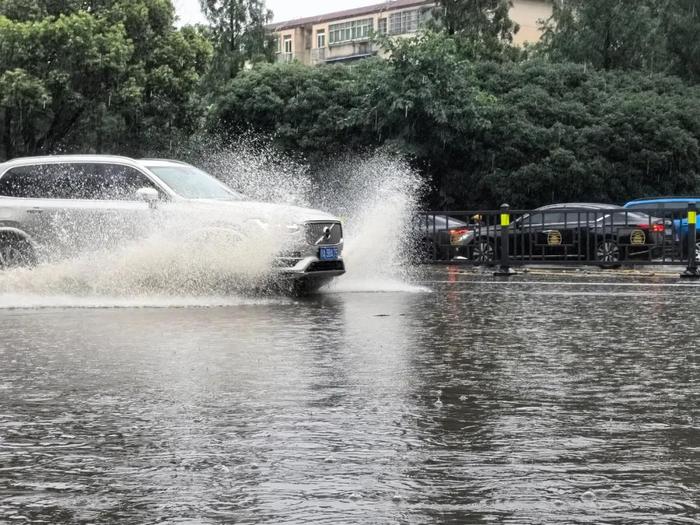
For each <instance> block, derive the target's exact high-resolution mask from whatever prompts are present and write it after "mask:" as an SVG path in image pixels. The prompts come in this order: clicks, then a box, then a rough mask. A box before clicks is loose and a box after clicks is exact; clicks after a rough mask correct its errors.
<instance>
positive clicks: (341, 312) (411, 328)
mask: <svg viewBox="0 0 700 525" xmlns="http://www.w3.org/2000/svg"><path fill="white" fill-rule="evenodd" d="M606 275H609V274H606ZM419 284H421V285H424V286H426V287H427V288H428V289H430V291H429V292H428V291H421V290H420V289H417V288H407V289H406V290H405V291H399V290H397V291H393V292H388V293H342V292H339V291H338V292H335V293H328V294H324V295H319V296H316V297H312V298H308V299H304V300H291V299H284V298H280V299H277V298H268V299H240V300H235V299H228V300H225V301H223V300H222V301H218V300H211V301H197V302H192V303H189V304H190V305H191V306H193V307H183V306H187V305H188V303H187V301H185V300H181V301H173V302H171V303H170V304H171V305H173V306H177V307H167V306H168V304H169V303H168V301H167V300H163V301H159V300H158V301H155V300H154V301H150V302H146V303H143V304H142V305H141V306H148V307H141V308H133V307H129V306H134V305H135V304H138V302H135V303H134V304H127V303H124V304H114V306H123V308H87V307H83V308H70V307H68V306H71V303H70V300H69V299H66V298H63V299H60V300H58V301H57V302H56V303H55V304H54V305H53V307H50V308H24V309H9V308H3V309H0V319H1V322H0V362H1V363H2V366H1V367H0V522H3V523H5V522H8V523H23V522H32V523H205V524H206V523H234V522H235V523H276V524H279V523H328V524H339V523H360V522H367V523H426V524H428V523H435V524H437V523H467V524H472V523H493V522H497V523H513V524H528V523H533V524H535V523H629V524H632V523H634V524H640V523H649V524H652V523H653V524H663V523H669V524H670V523H700V509H699V507H698V506H699V505H700V496H699V491H700V432H699V431H700V410H699V408H698V407H699V406H700V399H699V398H700V392H699V383H698V381H699V379H700V359H699V357H700V356H699V351H698V333H700V320H699V317H698V312H700V284H698V285H696V284H691V283H683V284H678V281H677V279H666V278H662V277H646V278H638V277H637V278H633V277H618V278H610V277H604V276H600V275H598V276H563V277H556V276H551V275H550V276H542V275H523V276H519V277H517V278H515V279H514V280H512V281H509V282H507V283H506V282H504V281H498V280H495V279H494V278H492V277H490V276H489V275H488V274H474V273H464V274H461V273H458V272H455V271H447V270H435V271H434V272H433V273H431V274H430V275H428V277H427V278H426V282H423V283H419ZM12 300H17V298H14V299H12ZM12 300H10V299H7V298H6V299H5V301H4V302H2V303H1V304H3V305H4V306H7V305H9V304H11V303H12ZM25 303H26V304H24V303H22V302H21V301H19V302H17V303H16V304H24V305H25V306H40V305H41V301H40V300H37V299H25ZM44 306H46V305H44ZM73 306H100V304H99V301H98V302H96V303H95V304H90V302H89V301H85V300H80V301H76V303H75V304H74V305H73ZM153 306H160V307H157V308H156V307H153Z"/></svg>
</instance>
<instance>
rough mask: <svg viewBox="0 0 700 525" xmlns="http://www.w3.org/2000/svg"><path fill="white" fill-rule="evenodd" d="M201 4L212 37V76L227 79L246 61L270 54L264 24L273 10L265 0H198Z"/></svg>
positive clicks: (260, 58)
mask: <svg viewBox="0 0 700 525" xmlns="http://www.w3.org/2000/svg"><path fill="white" fill-rule="evenodd" d="M200 5H201V7H202V11H203V13H204V15H205V16H206V18H207V20H208V21H209V24H210V30H211V32H212V37H213V40H214V47H215V53H216V59H215V60H214V67H213V68H212V72H211V73H212V76H213V78H214V79H218V80H224V81H225V80H229V79H231V78H233V77H235V76H236V75H237V74H238V72H239V71H241V70H242V69H243V67H244V65H245V64H246V62H253V63H255V62H260V61H265V60H268V59H269V58H271V57H272V54H273V53H274V49H273V48H272V38H271V36H270V34H269V32H268V31H267V29H266V27H265V26H266V24H268V23H269V22H270V21H272V11H270V10H268V9H266V8H265V1H264V0H200Z"/></svg>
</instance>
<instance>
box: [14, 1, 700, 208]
mask: <svg viewBox="0 0 700 525" xmlns="http://www.w3.org/2000/svg"><path fill="white" fill-rule="evenodd" d="M200 3H201V5H202V8H203V11H204V13H205V15H206V16H207V19H208V21H209V26H208V27H201V28H192V27H185V28H181V29H177V28H175V26H174V10H173V6H172V3H171V0H0V160H2V159H3V158H8V157H14V156H20V155H26V154H36V153H51V152H60V151H76V152H93V151H94V152H105V153H121V154H129V155H141V154H144V153H154V152H156V153H159V154H162V155H168V154H169V152H173V151H187V144H188V142H189V141H190V140H191V139H192V138H193V137H194V138H195V139H197V140H196V141H193V143H195V142H196V143H198V144H201V142H202V140H201V139H202V137H206V135H207V134H214V135H216V136H217V137H218V138H221V137H222V136H223V137H225V136H235V135H237V134H240V133H251V132H252V133H260V134H263V135H265V136H269V137H271V138H272V139H271V140H272V141H273V143H274V145H276V146H277V147H279V148H280V149H282V150H283V151H285V152H286V153H289V154H291V155H295V156H300V157H303V158H305V159H307V160H308V161H309V162H310V163H311V164H312V166H314V165H315V166H320V165H321V164H322V162H321V161H327V160H328V159H329V158H331V157H333V156H334V155H338V154H343V153H346V152H353V151H364V150H371V149H373V148H376V147H384V148H390V149H392V150H394V151H396V152H397V153H398V154H400V155H402V156H406V157H408V158H410V159H412V162H413V163H414V165H415V166H416V167H417V168H418V169H419V170H420V171H421V172H422V173H424V174H425V175H426V177H428V178H429V179H430V180H431V181H432V184H433V188H434V190H435V191H434V192H433V197H432V199H433V204H434V205H446V206H450V207H482V206H496V205H498V204H500V203H501V202H503V201H509V203H510V204H511V205H514V206H522V207H528V206H535V205H540V204H543V203H547V202H553V201H564V200H593V201H607V202H622V201H624V200H626V199H628V198H631V197H637V196H640V195H646V194H661V193H668V194H675V193H698V192H700V85H698V80H700V39H699V38H697V35H698V34H700V12H699V11H700V9H699V7H698V2H697V0H638V1H635V2H629V1H627V0H567V1H566V2H555V6H556V8H555V11H554V16H553V18H552V20H550V21H549V22H548V23H547V24H546V30H545V37H544V39H543V41H542V42H541V43H540V44H538V45H537V46H534V47H530V48H527V49H525V50H516V49H515V48H513V47H512V46H511V45H510V42H511V40H512V36H513V34H514V33H515V32H516V31H517V29H518V28H517V26H516V25H515V24H514V23H513V22H512V20H511V19H510V18H509V17H508V7H509V5H510V0H439V1H438V2H437V3H438V5H437V8H436V9H435V11H434V17H433V20H432V21H431V22H430V24H429V27H430V31H427V32H424V33H422V34H420V35H418V36H416V37H415V38H403V39H397V40H395V41H391V40H384V41H383V44H384V45H385V46H387V47H388V48H389V51H390V55H389V56H390V58H388V59H386V60H379V59H370V60H365V61H360V62H356V63H353V64H345V65H326V66H321V67H306V66H303V65H301V64H298V63H292V64H273V63H270V62H272V60H271V58H272V57H271V53H272V47H271V46H270V36H269V34H267V33H266V31H265V27H264V24H265V23H266V22H267V21H268V20H269V19H270V13H269V12H268V11H267V10H266V9H265V5H264V1H263V0H200ZM246 65H247V66H250V67H244V66H246ZM204 140H206V138H205V139H204Z"/></svg>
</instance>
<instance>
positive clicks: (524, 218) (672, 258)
mask: <svg viewBox="0 0 700 525" xmlns="http://www.w3.org/2000/svg"><path fill="white" fill-rule="evenodd" d="M696 222H697V210H696V207H695V204H690V205H688V207H687V209H663V208H645V209H639V208H634V209H625V208H619V207H618V208H613V207H610V208H601V207H588V206H585V205H581V206H580V207H546V208H540V209H537V210H511V209H510V208H509V207H508V206H507V205H504V206H503V207H501V209H499V210H471V211H449V212H447V211H425V212H421V213H419V214H418V217H417V230H418V237H419V242H420V256H421V259H422V260H423V261H424V262H430V263H447V262H449V263H450V264H467V265H485V266H496V267H498V271H497V273H499V274H503V275H508V274H510V273H512V268H513V267H517V266H523V265H537V264H556V265H577V266H585V265H596V266H601V267H620V266H630V265H673V266H679V265H682V266H685V268H686V271H685V272H684V275H685V276H687V277H700V272H699V271H698V264H699V263H700V243H698V239H697V231H696V228H697V226H696Z"/></svg>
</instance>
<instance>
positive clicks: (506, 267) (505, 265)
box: [493, 204, 515, 277]
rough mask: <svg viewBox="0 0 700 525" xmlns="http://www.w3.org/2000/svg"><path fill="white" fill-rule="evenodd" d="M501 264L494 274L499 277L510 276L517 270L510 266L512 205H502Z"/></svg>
mask: <svg viewBox="0 0 700 525" xmlns="http://www.w3.org/2000/svg"><path fill="white" fill-rule="evenodd" d="M500 238H501V264H500V266H499V268H498V270H496V271H495V272H494V273H493V274H494V275H497V276H499V277H509V276H511V275H515V271H514V270H513V269H512V268H511V267H510V254H509V253H508V251H509V249H510V206H509V205H508V204H502V205H501V235H500Z"/></svg>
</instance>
